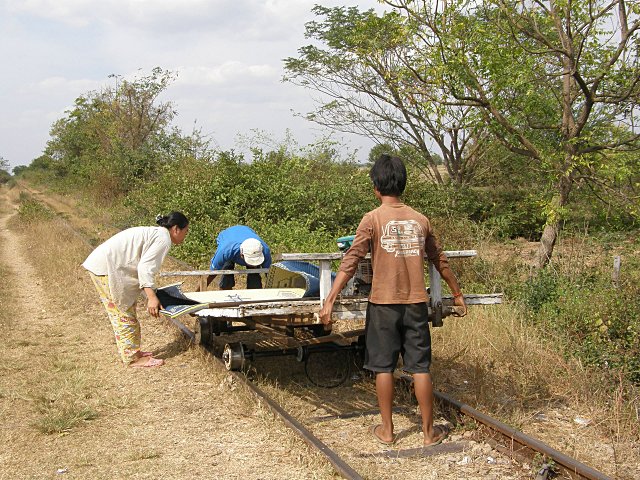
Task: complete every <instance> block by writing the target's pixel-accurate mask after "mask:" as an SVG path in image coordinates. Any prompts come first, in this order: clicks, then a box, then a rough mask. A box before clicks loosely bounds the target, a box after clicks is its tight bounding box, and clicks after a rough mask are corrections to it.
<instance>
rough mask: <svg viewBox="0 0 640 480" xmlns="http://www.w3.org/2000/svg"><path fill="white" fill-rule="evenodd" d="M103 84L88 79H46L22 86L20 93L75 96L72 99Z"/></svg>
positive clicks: (102, 82)
mask: <svg viewBox="0 0 640 480" xmlns="http://www.w3.org/2000/svg"><path fill="white" fill-rule="evenodd" d="M104 84H105V82H104V81H102V80H100V81H98V80H90V79H68V78H65V77H48V78H43V79H42V80H39V81H37V82H31V83H26V84H24V85H23V86H22V87H21V88H20V89H19V92H20V93H25V94H30V95H32V94H36V95H52V94H55V95H58V96H65V97H67V96H68V95H69V94H71V95H74V94H75V95H76V96H75V97H74V99H75V98H76V97H78V96H80V95H81V94H83V93H86V92H88V91H91V90H97V89H99V88H100V87H102V86H104Z"/></svg>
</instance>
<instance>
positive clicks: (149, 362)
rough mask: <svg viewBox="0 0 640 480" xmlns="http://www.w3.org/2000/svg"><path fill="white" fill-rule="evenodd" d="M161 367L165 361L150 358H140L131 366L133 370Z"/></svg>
mask: <svg viewBox="0 0 640 480" xmlns="http://www.w3.org/2000/svg"><path fill="white" fill-rule="evenodd" d="M160 365H164V360H162V359H161V358H153V357H150V356H147V357H140V358H138V359H136V360H134V361H133V362H131V363H130V364H129V366H130V367H132V368H153V367H159V366H160Z"/></svg>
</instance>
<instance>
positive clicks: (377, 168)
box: [369, 153, 407, 197]
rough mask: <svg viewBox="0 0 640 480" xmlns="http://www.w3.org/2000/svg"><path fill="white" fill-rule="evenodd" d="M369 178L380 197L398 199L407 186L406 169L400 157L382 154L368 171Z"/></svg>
mask: <svg viewBox="0 0 640 480" xmlns="http://www.w3.org/2000/svg"><path fill="white" fill-rule="evenodd" d="M369 178H370V179H371V181H372V182H373V186H374V187H376V190H378V191H379V192H380V193H381V194H382V195H393V196H396V197H399V196H400V195H402V192H404V187H405V186H406V185H407V169H406V168H405V166H404V162H403V161H402V159H401V158H400V157H394V156H391V155H387V154H386V153H383V154H382V155H380V156H379V157H378V159H377V160H376V161H375V163H374V164H373V166H372V167H371V170H369Z"/></svg>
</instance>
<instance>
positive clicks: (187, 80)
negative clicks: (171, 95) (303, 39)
mask: <svg viewBox="0 0 640 480" xmlns="http://www.w3.org/2000/svg"><path fill="white" fill-rule="evenodd" d="M176 70H177V71H178V78H177V80H176V82H175V84H176V86H189V85H199V86H203V85H221V84H228V83H230V82H238V81H246V80H247V79H274V78H278V76H279V74H280V71H279V70H277V69H276V68H275V67H274V66H273V65H266V64H265V65H247V64H245V63H243V62H238V61H228V62H224V63H223V64H221V65H217V66H215V67H202V66H196V67H178V68H176Z"/></svg>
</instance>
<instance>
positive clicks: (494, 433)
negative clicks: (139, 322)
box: [170, 319, 610, 480]
mask: <svg viewBox="0 0 640 480" xmlns="http://www.w3.org/2000/svg"><path fill="white" fill-rule="evenodd" d="M170 321H171V322H173V324H174V325H175V326H176V327H177V328H178V329H179V330H180V331H181V332H182V334H183V335H185V336H186V337H187V338H189V339H190V340H191V341H194V342H195V333H194V332H193V331H191V330H190V329H189V328H188V327H187V326H186V325H184V324H183V323H182V322H180V321H179V320H177V319H171V320H170ZM203 348H204V347H203ZM206 350H207V351H208V352H209V353H211V354H212V355H213V356H214V358H216V359H217V361H218V362H219V364H220V366H221V367H224V362H223V361H222V359H220V358H219V357H217V356H215V355H214V353H213V351H211V350H210V349H206ZM229 375H232V376H233V378H234V379H235V380H236V381H238V382H240V383H241V384H242V385H244V386H245V387H246V388H247V389H248V390H249V391H251V392H252V394H253V395H254V396H255V397H256V399H257V400H258V401H259V402H262V403H263V404H264V405H266V406H267V407H268V408H269V409H270V410H271V411H272V412H273V413H274V414H275V415H276V416H277V417H279V418H280V419H281V420H282V421H283V422H284V423H285V425H287V427H289V428H291V429H292V430H293V431H294V432H295V433H296V434H297V435H298V436H299V437H300V438H302V439H303V440H304V441H305V442H306V443H307V444H308V445H309V446H311V447H312V448H315V449H316V450H317V451H318V452H320V453H321V454H322V455H324V456H325V457H326V459H327V460H328V461H329V462H330V463H331V464H332V465H333V467H334V468H335V470H336V472H337V473H339V474H340V475H341V476H342V477H344V478H346V479H349V480H352V479H353V480H356V479H362V478H363V477H362V476H361V475H360V474H359V473H358V472H357V471H356V469H355V468H353V467H352V466H351V465H349V464H348V463H347V462H346V461H345V460H344V459H342V458H341V457H340V456H339V455H338V453H336V452H335V451H334V450H333V449H331V448H330V447H329V446H328V445H327V444H325V443H324V442H323V441H322V440H320V439H319V438H318V437H317V436H315V435H314V434H313V432H312V431H311V430H310V429H309V428H307V427H306V426H305V425H304V424H303V423H302V422H300V421H299V420H297V419H296V418H295V417H294V416H292V415H291V414H290V413H289V412H287V411H286V410H285V409H284V408H283V407H282V406H280V405H279V404H278V403H277V402H275V401H274V400H273V399H272V398H271V397H270V396H269V395H268V394H267V393H266V392H265V391H264V390H263V389H261V388H260V387H259V386H258V385H256V384H255V383H254V382H252V381H251V380H250V379H249V378H248V377H247V376H245V375H243V374H242V373H238V372H233V371H229ZM397 378H398V379H399V380H400V381H402V382H404V383H405V384H406V386H407V387H408V388H409V389H410V386H411V382H412V378H411V376H410V375H407V374H399V375H398V376H397ZM434 396H435V399H436V401H437V402H438V403H439V406H440V409H441V410H444V411H447V412H448V416H449V417H450V418H455V419H456V420H455V421H456V422H458V421H459V419H460V418H459V417H461V416H464V417H467V418H468V419H471V420H473V421H474V422H477V423H479V424H481V425H482V427H483V429H484V431H483V432H480V435H481V436H482V437H483V438H482V441H483V442H485V443H488V444H489V445H491V446H492V447H493V448H494V449H496V450H498V451H499V452H501V453H503V454H505V455H507V456H509V457H511V458H512V459H515V460H517V461H522V462H536V461H537V462H538V463H540V466H539V468H538V470H537V472H536V474H535V476H532V478H535V480H544V479H547V478H554V477H557V476H563V477H565V478H576V479H589V480H608V479H610V477H608V476H607V475H605V474H603V473H601V472H599V471H597V470H595V469H593V468H591V467H589V466H588V465H585V464H584V463H582V462H579V461H578V460H576V459H574V458H572V457H570V456H568V455H565V454H563V453H562V452H559V451H558V450H555V449H554V448H552V447H550V446H549V445H547V444H545V443H543V442H541V441H539V440H537V439H535V438H533V437H530V436H528V435H526V434H524V433H523V432H521V431H518V430H517V429H515V428H513V427H510V426H508V425H506V424H505V423H503V422H501V421H499V420H497V419H494V418H492V417H490V416H489V415H486V414H484V413H482V412H480V411H478V410H476V409H474V408H472V407H470V406H469V405H466V404H464V403H462V402H459V401H457V400H455V399H454V398H452V397H450V396H449V395H447V394H445V393H441V392H437V391H434ZM402 410H403V408H402V407H400V408H396V411H402ZM375 414H377V410H372V411H363V412H351V413H348V414H342V415H333V416H329V417H323V418H321V419H320V420H328V419H330V418H336V419H337V418H342V419H344V418H348V417H355V416H358V415H375ZM448 445H450V444H449V443H443V444H441V445H437V446H434V447H429V448H428V449H423V448H413V449H404V450H388V451H385V452H383V453H382V454H381V456H383V457H387V458H403V457H405V458H406V457H411V456H419V455H425V456H429V455H438V454H441V455H443V454H447V453H452V452H456V451H457V450H454V449H451V448H450V447H448Z"/></svg>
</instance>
